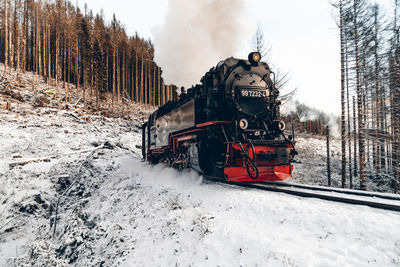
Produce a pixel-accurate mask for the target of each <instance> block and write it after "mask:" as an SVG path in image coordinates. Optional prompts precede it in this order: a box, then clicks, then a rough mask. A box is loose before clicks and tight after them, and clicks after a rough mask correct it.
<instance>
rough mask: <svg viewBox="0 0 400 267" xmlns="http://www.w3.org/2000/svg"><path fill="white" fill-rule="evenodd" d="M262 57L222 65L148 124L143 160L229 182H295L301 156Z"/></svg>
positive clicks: (227, 62)
mask: <svg viewBox="0 0 400 267" xmlns="http://www.w3.org/2000/svg"><path fill="white" fill-rule="evenodd" d="M260 58H261V57H260V54H259V53H251V54H250V55H249V60H241V59H236V58H228V59H226V60H224V61H222V62H220V63H219V64H218V65H217V66H216V67H214V68H212V69H211V70H210V71H209V72H207V73H206V74H205V75H204V77H203V78H202V79H201V84H200V85H196V86H194V87H192V88H190V89H189V90H188V91H187V93H183V94H181V96H180V99H179V100H178V101H175V102H168V103H167V104H166V105H164V106H162V107H160V108H159V109H158V110H157V111H155V112H154V113H153V114H152V115H151V116H150V117H149V119H148V122H146V123H145V124H143V134H142V153H143V158H144V159H146V160H147V161H149V162H151V163H153V164H156V163H159V162H163V163H166V164H168V165H170V166H172V167H175V168H179V169H182V168H193V169H195V170H197V171H198V172H200V173H203V174H205V175H207V176H213V177H220V178H221V179H225V180H227V181H277V180H285V179H287V178H290V177H291V176H292V170H293V166H292V165H291V162H292V160H293V157H294V155H295V154H296V152H295V148H294V144H293V142H292V141H291V140H290V139H288V138H286V136H285V135H284V132H283V131H284V128H285V124H284V123H283V122H282V121H280V114H279V106H280V102H279V100H278V95H279V91H278V90H277V89H276V88H275V86H274V82H273V80H272V79H271V76H272V74H273V72H271V70H270V68H269V66H268V65H267V64H266V63H262V62H260Z"/></svg>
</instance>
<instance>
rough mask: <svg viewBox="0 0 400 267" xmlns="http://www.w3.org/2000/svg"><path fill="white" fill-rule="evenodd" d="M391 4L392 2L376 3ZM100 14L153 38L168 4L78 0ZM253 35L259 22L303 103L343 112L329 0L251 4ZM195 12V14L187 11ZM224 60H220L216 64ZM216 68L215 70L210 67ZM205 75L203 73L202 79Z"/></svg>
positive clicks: (246, 46) (246, 45)
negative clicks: (102, 13) (154, 30)
mask: <svg viewBox="0 0 400 267" xmlns="http://www.w3.org/2000/svg"><path fill="white" fill-rule="evenodd" d="M376 2H378V3H382V4H384V5H385V6H386V7H388V6H390V5H389V3H391V2H392V0H380V1H376ZM85 3H87V5H88V7H89V8H90V9H92V10H93V11H94V12H95V13H97V12H99V11H100V9H101V8H102V9H103V10H104V13H105V15H106V18H107V19H108V20H109V19H110V18H111V16H112V13H115V14H116V17H117V18H118V19H119V20H120V21H121V23H122V24H123V25H125V27H126V29H127V32H128V33H129V34H133V33H134V32H135V31H137V32H138V33H139V35H140V36H143V37H145V38H151V39H153V36H152V29H153V28H154V27H156V26H159V25H162V24H163V23H164V19H165V16H166V13H167V7H168V1H167V0H147V1H143V0H113V1H110V0H78V4H79V5H80V6H81V7H83V5H84V4H85ZM246 3H248V6H247V7H246V8H247V10H248V19H249V25H250V26H249V27H252V29H250V31H249V32H254V31H255V29H256V23H257V21H259V22H260V23H261V25H262V27H263V29H264V34H265V40H266V42H268V43H269V44H270V45H271V47H272V50H271V56H270V61H269V62H268V63H269V64H271V65H272V66H273V67H275V68H279V71H280V72H282V73H286V72H288V73H289V77H290V83H289V87H290V88H293V89H294V88H297V89H298V90H297V98H298V100H299V101H300V102H302V103H305V104H307V105H309V106H312V107H315V108H317V109H321V110H324V111H327V112H331V113H334V114H336V115H338V114H339V113H340V69H339V68H340V54H339V52H340V51H339V36H338V33H339V32H338V29H337V27H336V25H335V21H334V12H335V11H334V10H333V9H332V8H331V6H330V4H329V2H328V0H307V1H298V0H297V1H296V0H286V1H284V0H282V1H275V0H246ZM188 12H190V10H189V11H188ZM250 44H251V36H249V39H248V40H244V41H243V51H242V52H240V55H236V56H241V57H243V58H246V57H247V54H248V53H249V52H250V50H251V49H250ZM219 60H221V59H219V58H216V59H215V64H217V63H218V61H219ZM210 67H211V66H210ZM203 74H204V73H199V78H200V77H201V76H202V75H203Z"/></svg>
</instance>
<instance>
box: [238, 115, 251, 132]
mask: <svg viewBox="0 0 400 267" xmlns="http://www.w3.org/2000/svg"><path fill="white" fill-rule="evenodd" d="M239 127H240V129H242V130H245V129H247V127H249V122H248V121H247V120H246V119H244V118H243V119H240V121H239Z"/></svg>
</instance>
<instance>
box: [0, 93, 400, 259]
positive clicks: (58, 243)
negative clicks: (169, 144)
mask: <svg viewBox="0 0 400 267" xmlns="http://www.w3.org/2000/svg"><path fill="white" fill-rule="evenodd" d="M0 90H1V87H0ZM0 101H1V103H0V104H2V103H3V102H4V101H6V98H5V96H4V95H1V94H0ZM133 115H134V117H135V118H136V119H134V120H131V121H128V120H122V119H108V118H104V117H101V116H91V115H87V116H85V117H80V116H78V115H77V114H76V112H74V111H73V110H68V111H65V110H60V109H56V108H52V107H42V108H33V107H32V105H31V104H30V102H28V101H27V102H24V103H18V102H13V109H12V110H11V111H8V110H3V109H2V110H0V175H1V177H0V266H20V265H35V266H65V265H68V264H72V265H75V266H115V265H122V266H338V265H343V266H399V265H400V230H399V229H400V214H399V213H395V212H389V211H383V210H377V209H373V208H369V207H364V206H352V205H347V204H339V203H332V202H328V201H323V200H317V199H305V198H299V197H295V196H289V195H285V194H281V193H272V192H261V191H257V190H252V189H244V188H239V187H236V186H226V185H220V184H215V183H211V182H207V181H203V179H202V177H201V176H199V175H198V174H196V173H194V172H192V171H184V172H177V171H175V170H173V169H171V168H166V167H164V166H162V165H157V166H149V165H148V164H146V163H143V162H141V159H140V149H139V147H140V146H139V145H140V143H141V141H140V129H139V128H140V124H141V122H140V116H141V115H143V112H140V111H137V112H136V111H135V112H134V114H133ZM297 144H298V148H299V152H300V154H301V153H302V151H304V153H303V154H302V155H300V157H302V158H301V160H302V161H303V162H306V160H307V162H314V163H316V162H319V161H321V158H322V157H323V153H324V151H325V150H322V149H321V148H322V146H323V144H324V140H317V139H313V138H308V137H306V136H303V137H301V138H297ZM337 148H339V145H337ZM336 151H339V149H336V148H335V147H334V148H333V153H334V154H335V153H336ZM337 158H338V157H337ZM322 161H323V159H322ZM322 163H323V162H321V164H322ZM301 166H303V167H301ZM301 166H300V167H297V169H296V170H297V174H295V178H294V181H295V182H307V181H309V179H308V180H307V177H311V178H312V179H314V183H316V184H323V183H324V182H321V181H320V180H321V179H322V177H325V176H324V175H325V174H324V168H323V166H322V165H321V167H320V168H315V167H310V166H308V167H307V166H306V165H301Z"/></svg>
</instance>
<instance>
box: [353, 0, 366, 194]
mask: <svg viewBox="0 0 400 267" xmlns="http://www.w3.org/2000/svg"><path fill="white" fill-rule="evenodd" d="M353 8H354V14H353V15H354V42H355V57H356V69H355V71H356V85H357V109H358V153H359V169H360V188H361V189H362V190H366V189H367V185H366V181H365V176H366V173H365V147H364V136H363V133H362V131H363V130H364V128H365V127H364V120H363V114H362V94H361V85H360V59H359V48H358V41H359V40H358V18H357V15H358V14H357V13H358V9H357V0H354V3H353Z"/></svg>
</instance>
